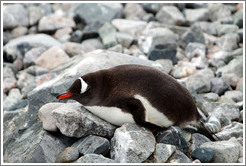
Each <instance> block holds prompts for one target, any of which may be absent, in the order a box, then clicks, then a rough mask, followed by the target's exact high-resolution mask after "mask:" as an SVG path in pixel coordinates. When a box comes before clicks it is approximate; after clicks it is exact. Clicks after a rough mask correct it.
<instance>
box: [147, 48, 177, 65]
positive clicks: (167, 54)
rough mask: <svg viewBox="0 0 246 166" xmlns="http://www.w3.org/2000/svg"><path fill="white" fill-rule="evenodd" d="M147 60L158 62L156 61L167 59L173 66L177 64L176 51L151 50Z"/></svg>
mask: <svg viewBox="0 0 246 166" xmlns="http://www.w3.org/2000/svg"><path fill="white" fill-rule="evenodd" d="M148 58H149V59H150V60H153V61H155V60H158V59H169V60H171V61H172V63H173V64H176V63H177V59H176V50H173V49H168V48H166V49H153V50H152V51H150V53H149V55H148Z"/></svg>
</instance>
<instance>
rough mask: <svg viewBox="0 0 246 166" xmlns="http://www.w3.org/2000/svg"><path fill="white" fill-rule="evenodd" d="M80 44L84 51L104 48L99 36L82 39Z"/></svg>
mask: <svg viewBox="0 0 246 166" xmlns="http://www.w3.org/2000/svg"><path fill="white" fill-rule="evenodd" d="M81 46H82V48H83V50H84V51H85V52H86V53H87V52H92V51H95V50H97V49H104V45H103V43H102V42H101V40H100V39H99V38H95V39H87V40H84V41H83V42H82V43H81Z"/></svg>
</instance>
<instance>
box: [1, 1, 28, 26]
mask: <svg viewBox="0 0 246 166" xmlns="http://www.w3.org/2000/svg"><path fill="white" fill-rule="evenodd" d="M28 25H29V20H28V12H27V10H26V9H25V8H24V7H23V5H22V4H9V5H5V6H3V29H11V28H14V27H17V26H28Z"/></svg>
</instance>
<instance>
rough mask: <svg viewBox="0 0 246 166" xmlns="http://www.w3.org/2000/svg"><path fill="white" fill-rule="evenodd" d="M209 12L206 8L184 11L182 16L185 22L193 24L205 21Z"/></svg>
mask: <svg viewBox="0 0 246 166" xmlns="http://www.w3.org/2000/svg"><path fill="white" fill-rule="evenodd" d="M208 14H209V10H208V9H207V8H200V9H185V11H184V15H185V18H186V20H187V21H189V22H191V23H194V22H197V21H207V20H208Z"/></svg>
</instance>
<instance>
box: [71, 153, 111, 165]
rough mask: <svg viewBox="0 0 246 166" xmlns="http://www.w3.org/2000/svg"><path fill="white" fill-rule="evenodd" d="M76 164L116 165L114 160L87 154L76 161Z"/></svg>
mask: <svg viewBox="0 0 246 166" xmlns="http://www.w3.org/2000/svg"><path fill="white" fill-rule="evenodd" d="M74 163H116V162H115V161H114V160H112V159H109V158H106V157H103V156H102V155H97V154H86V155H84V156H82V157H80V158H79V159H78V160H76V161H75V162H74Z"/></svg>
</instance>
